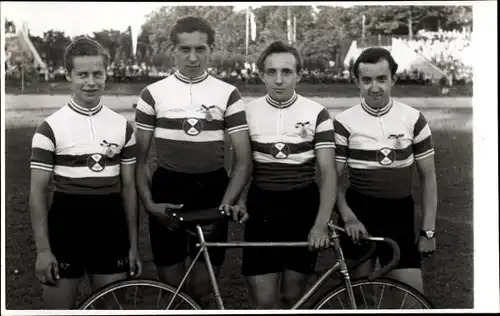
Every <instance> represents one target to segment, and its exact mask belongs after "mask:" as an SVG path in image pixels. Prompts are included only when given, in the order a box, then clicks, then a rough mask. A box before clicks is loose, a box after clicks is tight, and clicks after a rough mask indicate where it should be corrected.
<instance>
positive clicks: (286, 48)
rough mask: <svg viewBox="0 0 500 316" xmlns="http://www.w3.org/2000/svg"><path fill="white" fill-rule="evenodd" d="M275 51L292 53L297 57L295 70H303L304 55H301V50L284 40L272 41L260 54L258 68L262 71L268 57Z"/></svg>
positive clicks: (298, 71)
mask: <svg viewBox="0 0 500 316" xmlns="http://www.w3.org/2000/svg"><path fill="white" fill-rule="evenodd" d="M275 53H290V54H292V55H293V56H294V57H295V70H296V72H297V73H300V72H301V71H302V57H300V54H299V51H298V50H297V49H296V48H295V47H293V46H291V45H288V44H285V43H283V42H282V41H275V42H272V43H271V44H270V45H269V46H267V48H266V49H265V50H264V51H263V52H262V54H260V56H259V59H257V68H258V69H259V71H260V72H263V71H264V62H265V61H266V58H267V57H268V56H269V55H271V54H275Z"/></svg>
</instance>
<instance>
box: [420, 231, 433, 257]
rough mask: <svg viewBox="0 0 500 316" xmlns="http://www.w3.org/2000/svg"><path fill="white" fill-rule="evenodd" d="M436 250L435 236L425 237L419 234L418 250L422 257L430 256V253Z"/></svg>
mask: <svg viewBox="0 0 500 316" xmlns="http://www.w3.org/2000/svg"><path fill="white" fill-rule="evenodd" d="M435 251H436V238H435V237H434V238H431V239H428V238H425V237H423V236H420V237H419V238H418V252H420V255H421V256H422V257H429V258H431V257H432V254H433V253H434V252H435Z"/></svg>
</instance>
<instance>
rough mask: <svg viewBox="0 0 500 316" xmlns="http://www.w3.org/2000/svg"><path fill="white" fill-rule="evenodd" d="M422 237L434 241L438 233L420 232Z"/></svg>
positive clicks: (431, 231)
mask: <svg viewBox="0 0 500 316" xmlns="http://www.w3.org/2000/svg"><path fill="white" fill-rule="evenodd" d="M420 236H422V237H425V238H427V239H432V238H434V237H435V236H436V232H435V231H433V230H423V229H422V230H420Z"/></svg>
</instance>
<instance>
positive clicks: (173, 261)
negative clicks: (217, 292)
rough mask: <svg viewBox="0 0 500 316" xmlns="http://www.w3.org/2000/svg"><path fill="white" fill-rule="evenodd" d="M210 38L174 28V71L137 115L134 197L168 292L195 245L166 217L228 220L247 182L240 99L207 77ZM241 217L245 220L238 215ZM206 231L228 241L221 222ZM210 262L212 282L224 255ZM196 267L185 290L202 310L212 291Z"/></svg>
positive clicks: (193, 21) (216, 253)
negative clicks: (150, 167)
mask: <svg viewBox="0 0 500 316" xmlns="http://www.w3.org/2000/svg"><path fill="white" fill-rule="evenodd" d="M214 36H215V32H214V31H213V29H212V27H211V26H210V25H209V24H208V23H207V21H205V20H204V19H202V18H199V17H185V18H182V19H180V20H178V21H177V22H176V24H175V25H174V27H173V28H172V31H171V33H170V41H171V43H172V46H173V47H172V53H173V56H174V60H175V64H176V67H177V69H178V71H177V72H175V73H174V74H173V75H171V76H169V77H167V78H165V79H163V80H160V81H158V82H156V83H154V84H151V85H149V86H147V87H146V88H145V89H144V90H143V91H142V92H141V95H140V97H139V100H138V102H137V107H136V126H137V146H138V159H137V160H138V161H137V169H136V170H137V171H136V172H137V173H136V176H137V186H138V191H139V195H140V197H141V199H142V203H143V205H144V207H145V209H146V211H147V213H148V214H149V229H150V240H151V248H152V252H153V256H154V262H155V264H156V266H157V272H158V275H159V278H160V279H161V280H162V281H164V282H166V283H169V284H172V285H179V283H180V281H181V279H182V277H183V275H184V270H185V267H186V266H185V259H186V258H187V257H188V256H190V257H192V256H193V255H195V254H196V242H197V239H196V237H192V238H190V237H189V235H188V233H187V232H186V231H184V230H181V229H175V227H173V225H172V221H171V217H170V215H169V212H165V209H166V208H169V209H182V210H187V209H193V210H195V209H203V208H211V207H220V208H221V210H222V209H223V210H224V211H226V212H227V213H229V212H232V210H231V207H230V206H231V205H233V204H236V202H237V198H238V196H239V195H240V192H241V190H242V189H243V188H244V186H245V183H246V181H247V179H248V177H249V176H250V174H251V168H252V160H251V148H250V141H249V136H248V126H247V121H246V115H245V109H244V103H243V100H242V99H241V96H240V93H239V91H238V89H237V88H236V87H234V86H232V85H230V84H227V83H225V82H223V81H220V80H218V79H216V78H214V77H212V76H210V75H208V73H207V71H206V67H207V64H208V62H209V58H210V54H211V52H212V49H213V47H214ZM224 130H226V131H227V134H228V135H229V138H230V141H231V143H232V146H233V149H234V152H235V155H236V161H235V162H234V164H233V166H234V167H233V171H232V173H231V178H230V179H229V178H228V174H227V172H226V170H225V168H224ZM153 135H154V142H155V149H156V156H157V161H158V168H157V170H156V171H155V172H154V174H153V177H152V179H151V188H149V184H148V181H149V180H148V175H147V157H148V152H149V148H150V144H151V141H152V140H153ZM182 210H180V211H181V212H182ZM239 214H240V219H243V218H242V216H244V214H242V213H239ZM233 215H234V216H238V214H236V213H234V214H233ZM243 220H244V219H243ZM204 230H208V231H209V232H210V233H209V234H208V236H207V240H211V241H221V242H222V241H226V240H227V235H228V226H227V221H220V222H217V223H215V224H213V225H210V227H205V228H204ZM210 256H211V259H212V260H211V261H212V263H213V265H214V268H215V271H216V275H218V274H219V272H220V266H221V265H222V263H223V261H224V257H225V250H224V249H222V248H219V249H218V248H214V249H211V250H210ZM202 261H203V260H202ZM201 263H202V264H197V265H196V266H195V267H194V270H193V271H192V276H193V277H192V279H191V280H188V284H187V289H186V290H187V292H188V293H189V294H190V295H192V296H193V297H194V298H196V299H197V300H198V301H200V300H202V304H204V303H203V299H204V297H205V294H208V293H209V292H210V289H211V288H210V283H209V280H208V276H207V272H206V268H205V267H204V264H203V262H201Z"/></svg>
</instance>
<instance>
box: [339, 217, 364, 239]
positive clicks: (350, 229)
mask: <svg viewBox="0 0 500 316" xmlns="http://www.w3.org/2000/svg"><path fill="white" fill-rule="evenodd" d="M344 229H345V232H346V234H347V236H349V237H351V239H352V242H353V243H354V244H355V245H359V244H360V242H359V239H360V235H365V236H368V232H367V231H366V228H365V225H363V223H361V222H360V221H359V220H358V219H357V218H351V219H348V220H347V221H345V226H344Z"/></svg>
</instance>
